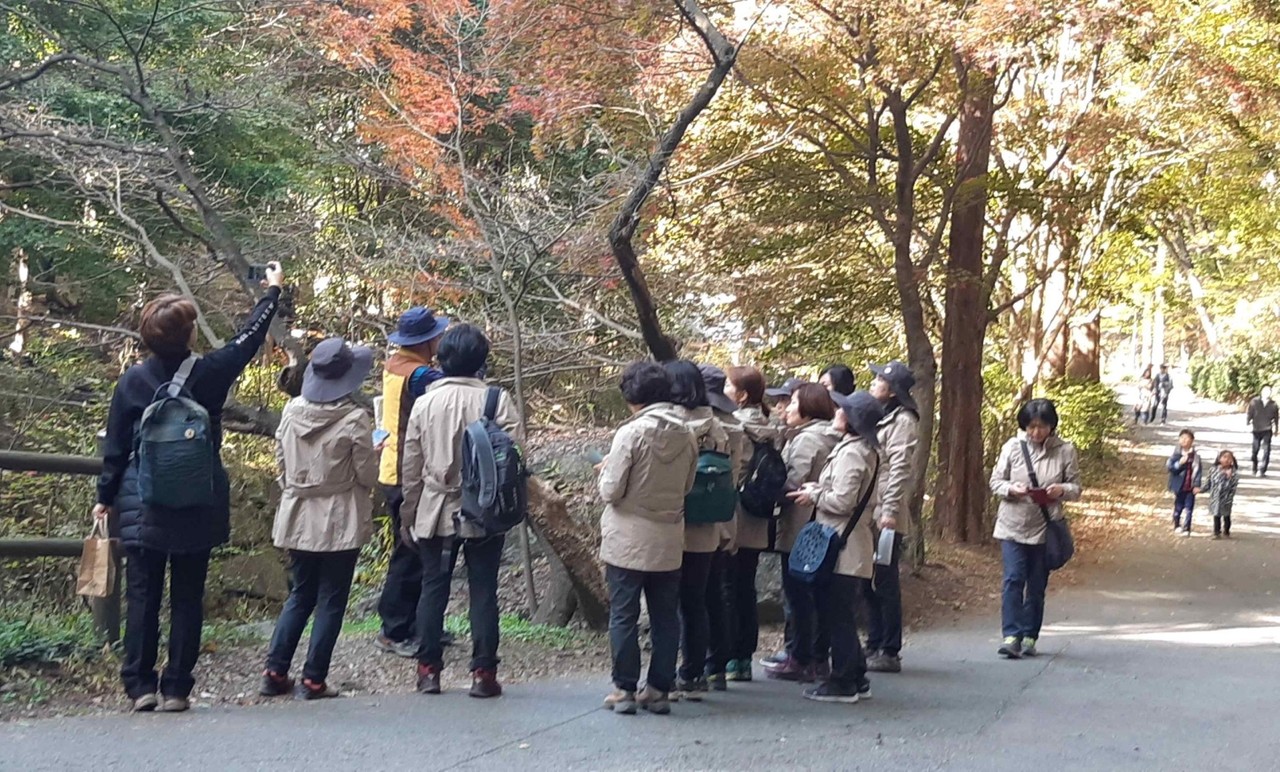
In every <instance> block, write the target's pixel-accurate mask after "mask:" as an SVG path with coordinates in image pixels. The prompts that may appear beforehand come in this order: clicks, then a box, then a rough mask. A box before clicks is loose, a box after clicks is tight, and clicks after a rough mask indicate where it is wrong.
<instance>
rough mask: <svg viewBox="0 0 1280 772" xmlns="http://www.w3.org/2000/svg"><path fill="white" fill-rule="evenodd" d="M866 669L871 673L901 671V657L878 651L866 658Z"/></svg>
mask: <svg viewBox="0 0 1280 772" xmlns="http://www.w3.org/2000/svg"><path fill="white" fill-rule="evenodd" d="M867 670H870V671H871V672H872V673H901V672H902V657H899V656H897V655H896V654H885V653H884V652H883V651H881V652H878V653H876V654H874V655H873V656H871V657H868V658H867Z"/></svg>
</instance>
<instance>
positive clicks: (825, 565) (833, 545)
mask: <svg viewBox="0 0 1280 772" xmlns="http://www.w3.org/2000/svg"><path fill="white" fill-rule="evenodd" d="M879 477H880V454H879V453H876V469H875V472H874V473H872V475H871V484H870V485H868V486H867V490H866V492H865V493H863V494H862V499H861V500H860V501H858V507H857V508H856V509H855V510H854V511H853V515H852V516H851V517H850V518H849V522H848V524H846V525H845V527H844V528H843V529H842V530H840V531H837V530H836V529H834V528H832V527H831V526H829V525H823V524H822V523H819V522H818V521H817V517H818V509H817V507H814V510H813V516H812V517H811V518H810V519H809V522H808V523H805V526H804V528H801V529H800V533H798V534H796V543H795V545H794V546H793V547H792V548H791V556H790V557H789V558H787V570H788V571H790V572H791V576H792V577H793V578H795V579H796V581H798V582H801V583H802V584H823V583H824V582H826V581H827V580H828V579H829V578H830V577H831V575H832V574H834V573H835V570H836V561H838V560H839V559H840V551H841V550H843V549H844V545H845V544H846V543H847V542H848V541H849V534H851V533H853V529H854V528H855V527H857V525H858V521H859V520H861V519H862V513H863V512H865V511H866V509H867V504H868V503H870V501H871V494H872V493H874V492H875V489H876V482H877V481H878V479H879Z"/></svg>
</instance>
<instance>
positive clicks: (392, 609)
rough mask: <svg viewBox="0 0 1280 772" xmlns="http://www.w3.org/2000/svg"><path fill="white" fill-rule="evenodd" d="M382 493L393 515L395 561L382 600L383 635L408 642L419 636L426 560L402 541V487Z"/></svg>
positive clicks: (389, 567) (389, 565)
mask: <svg viewBox="0 0 1280 772" xmlns="http://www.w3.org/2000/svg"><path fill="white" fill-rule="evenodd" d="M382 493H383V495H384V496H386V499H387V510H388V511H389V512H390V513H391V528H392V530H391V534H392V536H391V538H392V543H393V545H394V546H393V547H392V549H391V560H390V561H389V562H388V563H387V581H386V584H384V585H383V586H382V596H381V597H379V598H378V616H379V617H381V618H382V634H383V635H384V636H386V637H387V638H388V639H389V640H392V641H407V640H409V639H410V638H413V637H414V635H416V634H417V620H418V601H419V600H420V599H421V597H422V559H421V558H420V557H418V551H417V550H416V549H414V548H412V547H410V546H408V545H406V544H405V543H404V542H403V541H401V539H400V506H401V505H402V504H404V493H403V491H402V490H401V488H400V486H398V485H384V486H383V487H382Z"/></svg>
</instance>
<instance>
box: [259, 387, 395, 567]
mask: <svg viewBox="0 0 1280 772" xmlns="http://www.w3.org/2000/svg"><path fill="white" fill-rule="evenodd" d="M276 464H277V466H278V468H279V470H280V478H279V480H278V482H279V483H280V488H281V490H282V491H283V494H282V495H281V497H280V507H279V508H278V509H277V510H276V518H275V522H274V523H273V525H272V528H271V540H272V542H273V543H274V544H275V545H276V546H277V547H280V548H282V549H290V550H301V551H304V552H341V551H343V550H354V549H359V548H360V547H361V546H362V545H363V544H364V543H365V542H367V541H369V537H370V536H371V535H372V534H373V520H372V517H371V514H372V509H373V501H372V499H371V498H370V496H369V494H370V491H371V490H372V489H373V486H374V485H376V484H377V482H378V454H377V453H375V452H374V450H373V418H372V417H371V416H370V415H369V414H368V413H366V412H364V411H363V410H361V409H360V408H359V407H358V406H356V404H355V403H354V402H351V401H349V400H342V401H339V402H328V403H324V404H319V403H312V402H308V401H306V400H305V399H303V398H302V397H295V398H294V399H292V400H290V401H289V404H287V405H285V408H284V414H283V415H282V416H281V417H280V427H279V428H278V429H277V430H276Z"/></svg>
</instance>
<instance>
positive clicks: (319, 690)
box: [298, 678, 339, 700]
mask: <svg viewBox="0 0 1280 772" xmlns="http://www.w3.org/2000/svg"><path fill="white" fill-rule="evenodd" d="M338 694H339V692H338V687H336V686H329V685H328V684H326V683H325V682H324V681H321V682H320V683H316V682H315V681H312V680H311V679H310V678H304V679H302V683H301V684H299V685H298V699H300V700H327V699H331V698H333V697H337V696H338Z"/></svg>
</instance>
